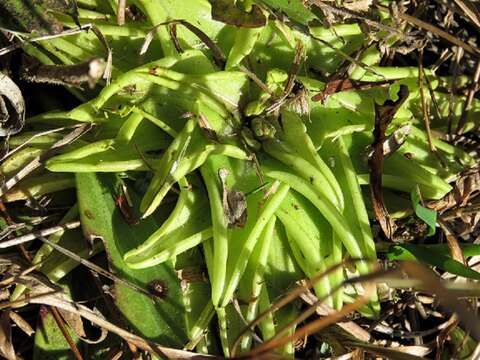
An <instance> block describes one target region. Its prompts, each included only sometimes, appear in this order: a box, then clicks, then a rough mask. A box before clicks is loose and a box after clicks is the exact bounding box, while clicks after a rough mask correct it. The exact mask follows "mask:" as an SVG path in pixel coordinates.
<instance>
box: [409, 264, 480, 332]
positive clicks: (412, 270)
mask: <svg viewBox="0 0 480 360" xmlns="http://www.w3.org/2000/svg"><path fill="white" fill-rule="evenodd" d="M400 267H401V269H402V270H403V271H404V272H405V273H406V274H407V275H408V276H409V277H410V278H414V279H418V280H420V281H421V282H422V285H423V287H424V288H425V289H426V290H427V291H429V292H431V293H433V294H436V295H437V296H438V298H439V300H440V303H442V304H443V305H444V306H445V307H446V308H448V309H449V310H451V311H453V312H455V313H456V314H457V315H458V318H459V320H460V322H461V323H462V324H463V325H464V326H465V328H466V329H467V330H468V331H469V332H470V335H471V336H472V337H473V338H474V339H476V340H477V341H478V340H480V321H479V319H478V317H477V316H476V314H475V313H474V312H473V311H471V310H470V309H469V308H468V307H467V306H466V304H465V303H462V302H461V301H458V298H457V296H455V295H454V294H453V293H452V292H451V291H450V290H448V289H447V288H446V287H445V286H444V285H443V284H442V282H441V281H440V279H439V278H438V276H436V275H435V274H434V273H433V272H432V271H431V270H429V269H427V268H426V267H424V266H422V265H420V264H419V263H417V262H413V261H404V262H401V263H400Z"/></svg>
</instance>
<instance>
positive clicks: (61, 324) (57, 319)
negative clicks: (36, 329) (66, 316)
mask: <svg viewBox="0 0 480 360" xmlns="http://www.w3.org/2000/svg"><path fill="white" fill-rule="evenodd" d="M48 309H49V311H50V312H51V314H52V316H53V318H54V319H55V322H56V323H57V326H58V328H59V329H60V332H61V333H62V335H63V337H64V338H65V340H66V341H67V343H68V346H69V347H70V350H71V351H72V353H73V356H74V357H75V359H76V360H83V356H82V354H80V351H79V350H78V348H77V344H75V342H74V341H73V339H72V337H71V336H70V334H69V333H68V331H67V329H66V327H65V323H64V322H63V319H62V317H61V316H60V314H59V312H58V310H57V308H56V307H54V306H50V307H48Z"/></svg>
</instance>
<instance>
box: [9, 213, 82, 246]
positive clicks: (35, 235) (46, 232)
mask: <svg viewBox="0 0 480 360" xmlns="http://www.w3.org/2000/svg"><path fill="white" fill-rule="evenodd" d="M78 227H80V221H78V220H76V221H69V222H67V223H65V224H62V225H57V226H52V227H51V228H48V229H42V230H37V231H34V232H31V233H29V234H25V235H22V236H18V237H16V238H13V239H9V240H7V241H3V242H0V249H6V248H9V247H12V246H15V245H20V244H23V243H26V242H29V241H32V240H35V239H39V238H40V237H42V236H49V235H51V234H55V233H57V232H60V231H64V230H71V229H76V228H78Z"/></svg>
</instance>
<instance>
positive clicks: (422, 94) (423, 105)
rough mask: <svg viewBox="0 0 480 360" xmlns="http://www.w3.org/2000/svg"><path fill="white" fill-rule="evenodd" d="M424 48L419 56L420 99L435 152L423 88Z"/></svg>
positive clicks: (428, 135) (430, 143)
mask: <svg viewBox="0 0 480 360" xmlns="http://www.w3.org/2000/svg"><path fill="white" fill-rule="evenodd" d="M423 78H424V72H423V49H420V56H419V58H418V88H419V91H420V99H421V101H422V113H423V122H424V124H425V131H426V132H427V139H428V146H429V148H430V151H431V152H435V151H436V149H435V145H434V144H433V141H432V131H431V130H430V119H429V111H428V107H427V99H426V98H425V91H424V90H423V83H424V81H423Z"/></svg>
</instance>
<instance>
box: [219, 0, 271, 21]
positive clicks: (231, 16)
mask: <svg viewBox="0 0 480 360" xmlns="http://www.w3.org/2000/svg"><path fill="white" fill-rule="evenodd" d="M210 3H211V4H212V18H213V19H214V20H218V21H221V22H223V23H225V24H228V25H233V26H237V27H243V28H257V27H262V26H265V24H266V23H267V18H266V17H265V15H263V13H262V10H260V8H259V7H258V6H257V5H252V8H251V10H250V12H246V11H244V10H242V9H241V8H239V7H237V6H236V4H235V2H234V1H233V0H210Z"/></svg>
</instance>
